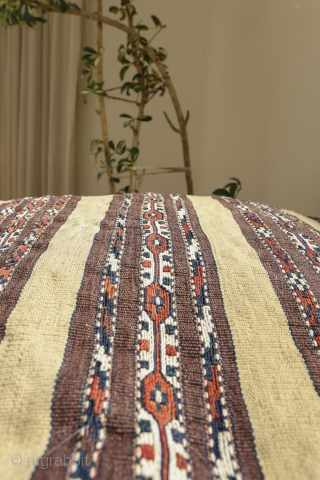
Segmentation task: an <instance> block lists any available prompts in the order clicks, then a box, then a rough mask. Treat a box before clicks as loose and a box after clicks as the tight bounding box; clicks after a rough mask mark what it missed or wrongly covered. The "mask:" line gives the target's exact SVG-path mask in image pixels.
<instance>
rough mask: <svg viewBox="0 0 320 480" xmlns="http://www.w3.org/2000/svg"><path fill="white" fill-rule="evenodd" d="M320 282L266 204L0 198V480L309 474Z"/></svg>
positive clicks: (315, 420) (294, 227)
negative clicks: (11, 199) (6, 200)
mask: <svg viewBox="0 0 320 480" xmlns="http://www.w3.org/2000/svg"><path fill="white" fill-rule="evenodd" d="M319 278H320V223H319V222H318V221H317V220H316V219H308V218H306V217H303V216H301V215H298V214H295V213H293V212H287V211H285V210H280V209H276V208H273V207H270V206H268V205H262V204H258V203H253V202H240V201H238V200H233V199H227V198H218V197H215V198H211V197H184V196H179V195H163V196H162V195H159V194H151V193H149V194H135V195H116V196H114V197H113V196H105V197H82V198H81V197H72V196H64V197H51V196H48V197H42V198H26V199H22V200H13V201H11V202H7V203H2V204H0V386H1V390H0V395H1V397H0V439H1V442H0V479H1V480H71V479H73V480H75V479H78V480H89V479H98V480H127V479H136V480H188V479H194V480H196V479H197V480H209V479H212V480H241V479H243V480H245V479H247V480H262V479H267V480H304V479H306V480H308V479H310V480H311V479H320V421H319V420H320V398H319V392H320V282H319Z"/></svg>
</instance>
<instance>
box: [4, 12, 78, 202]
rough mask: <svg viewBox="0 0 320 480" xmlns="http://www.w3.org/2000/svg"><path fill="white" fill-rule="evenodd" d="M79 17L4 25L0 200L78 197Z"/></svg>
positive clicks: (58, 15)
mask: <svg viewBox="0 0 320 480" xmlns="http://www.w3.org/2000/svg"><path fill="white" fill-rule="evenodd" d="M80 47H81V23H80V19H79V18H76V17H71V16H69V15H61V14H51V15H50V16H49V21H48V23H47V24H44V25H38V26H37V27H36V29H31V28H28V27H11V28H8V29H7V30H5V29H4V28H2V27H0V198H1V199H9V198H17V197H24V196H37V195H46V194H53V195H61V194H66V193H74V183H75V119H76V93H77V78H78V65H79V59H80V53H81V52H80Z"/></svg>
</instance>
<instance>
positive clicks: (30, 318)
mask: <svg viewBox="0 0 320 480" xmlns="http://www.w3.org/2000/svg"><path fill="white" fill-rule="evenodd" d="M112 198H113V197H112V196H104V197H90V198H89V197H88V198H86V197H83V198H82V199H81V200H80V201H79V202H78V204H77V207H76V208H75V210H74V211H73V212H72V213H71V214H70V216H69V218H68V219H67V221H66V222H65V224H64V225H62V226H61V228H60V229H59V230H58V231H57V233H56V234H55V236H54V237H53V238H52V239H51V241H50V242H49V246H48V249H47V250H46V252H44V253H43V255H42V256H41V257H40V258H39V260H38V261H37V263H36V265H35V267H34V269H33V272H32V274H31V276H30V278H29V280H28V281H27V283H26V285H25V286H24V288H23V290H22V292H21V295H20V298H19V300H18V303H17V305H16V307H15V309H14V310H13V311H12V313H11V315H10V317H9V318H8V321H7V325H6V335H5V337H4V339H3V341H2V343H1V344H0V391H1V408H0V438H1V456H0V478H1V479H5V480H28V479H29V478H30V476H31V474H32V472H33V470H34V466H36V462H37V460H38V458H40V457H41V456H42V455H43V454H44V452H45V449H46V446H47V443H48V441H49V438H50V432H51V404H52V398H53V392H54V387H55V382H56V378H57V374H58V372H59V369H60V366H61V363H62V360H63V355H64V350H65V347H66V342H67V339H68V331H69V326H70V321H71V317H72V314H73V311H74V308H75V306H76V301H77V293H78V290H79V288H80V286H81V281H82V277H83V273H84V268H85V265H86V261H87V258H88V255H89V253H90V249H91V246H92V242H93V239H94V236H95V234H96V233H97V232H98V231H99V229H100V222H101V221H102V220H103V218H104V217H105V214H106V211H107V210H108V208H109V205H110V202H111V200H112ZM44 299H46V300H45V301H46V303H44ZM14 454H16V455H19V456H20V458H21V461H22V463H21V465H20V466H13V465H12V464H11V457H12V455H14ZM52 455H53V456H54V452H53V453H52ZM28 458H29V460H28ZM16 459H18V460H19V458H18V457H16ZM32 459H34V460H32ZM62 461H63V460H62Z"/></svg>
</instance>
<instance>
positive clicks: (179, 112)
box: [37, 2, 193, 195]
mask: <svg viewBox="0 0 320 480" xmlns="http://www.w3.org/2000/svg"><path fill="white" fill-rule="evenodd" d="M37 4H38V5H39V7H40V8H42V9H43V10H44V11H47V12H56V13H62V12H61V10H59V9H58V8H57V7H54V6H52V5H46V4H43V3H42V2H37ZM66 13H69V14H71V15H76V16H79V17H84V18H89V19H91V20H95V21H97V22H101V23H105V24H106V25H110V26H112V27H115V28H117V29H118V30H122V31H123V32H125V33H126V34H130V35H131V36H132V38H133V39H139V33H137V32H136V30H135V29H134V28H130V27H128V26H127V25H125V24H124V23H121V22H119V21H118V20H113V19H112V18H109V17H106V16H103V15H102V14H101V12H98V13H94V12H93V13H89V12H86V11H85V10H78V9H73V8H70V9H68V10H67V12H66ZM141 48H143V49H144V50H145V52H146V53H147V54H148V55H149V57H150V58H151V59H152V61H153V62H154V63H155V65H156V67H157V69H158V71H159V73H160V74H161V76H162V78H163V80H164V83H165V85H166V87H167V89H168V92H169V95H170V97H171V101H172V103H173V106H174V109H175V111H176V115H177V120H178V123H179V126H180V135H181V143H182V151H183V160H184V166H185V167H186V168H188V169H189V170H188V171H187V172H186V181H187V191H188V194H189V195H192V194H193V181H192V174H191V162H190V152H189V141H188V134H187V129H186V124H185V118H184V116H183V113H182V108H181V105H180V102H179V99H178V95H177V92H176V90H175V88H174V86H173V84H172V81H171V78H170V75H169V73H168V71H167V69H166V67H165V66H164V64H163V63H162V62H161V60H160V59H159V58H158V57H157V55H156V52H155V50H154V49H153V48H152V47H151V46H149V45H146V46H144V47H141Z"/></svg>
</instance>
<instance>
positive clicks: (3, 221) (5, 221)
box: [0, 199, 29, 235]
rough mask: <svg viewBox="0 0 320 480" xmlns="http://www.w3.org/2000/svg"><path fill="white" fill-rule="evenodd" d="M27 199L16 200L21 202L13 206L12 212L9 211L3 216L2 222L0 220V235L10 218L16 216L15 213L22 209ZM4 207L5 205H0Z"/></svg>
mask: <svg viewBox="0 0 320 480" xmlns="http://www.w3.org/2000/svg"><path fill="white" fill-rule="evenodd" d="M28 201H29V200H27V199H23V200H17V202H21V203H19V205H17V206H16V207H15V209H14V212H13V213H11V214H10V215H6V216H5V218H4V219H3V220H2V222H1V221H0V235H2V233H3V232H4V230H5V229H6V227H7V226H8V225H9V224H10V223H11V222H12V220H13V218H14V217H15V216H16V214H17V213H18V212H20V211H21V210H22V209H23V207H24V206H25V205H26V203H28ZM9 203H10V202H9ZM7 206H8V205H7ZM4 207H5V205H1V206H0V208H1V209H2V208H4Z"/></svg>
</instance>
